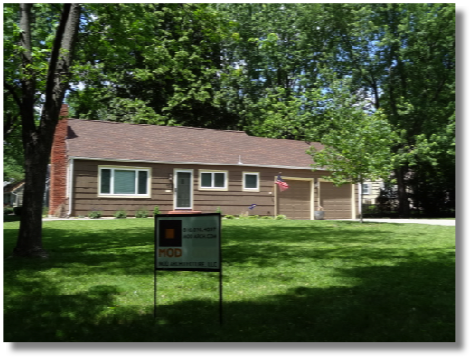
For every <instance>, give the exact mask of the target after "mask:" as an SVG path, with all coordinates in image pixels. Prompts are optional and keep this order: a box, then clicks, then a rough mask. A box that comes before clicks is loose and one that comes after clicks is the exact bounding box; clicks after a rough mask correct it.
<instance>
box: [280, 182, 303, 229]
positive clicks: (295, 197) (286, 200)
mask: <svg viewBox="0 0 476 362" xmlns="http://www.w3.org/2000/svg"><path fill="white" fill-rule="evenodd" d="M283 180H284V181H285V182H286V183H287V184H288V185H289V188H288V189H287V190H286V191H279V189H277V191H276V192H277V205H278V208H277V211H278V214H279V215H286V217H287V218H288V219H301V220H309V219H310V217H311V182H310V181H301V180H289V179H286V178H284V177H283Z"/></svg>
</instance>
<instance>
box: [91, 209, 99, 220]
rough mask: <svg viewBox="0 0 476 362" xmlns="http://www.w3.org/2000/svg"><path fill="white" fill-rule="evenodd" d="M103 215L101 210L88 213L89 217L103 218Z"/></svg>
mask: <svg viewBox="0 0 476 362" xmlns="http://www.w3.org/2000/svg"><path fill="white" fill-rule="evenodd" d="M101 216H102V212H101V211H96V210H95V211H91V212H90V213H89V214H88V217H89V218H90V219H99V218H101Z"/></svg>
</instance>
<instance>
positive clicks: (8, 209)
mask: <svg viewBox="0 0 476 362" xmlns="http://www.w3.org/2000/svg"><path fill="white" fill-rule="evenodd" d="M10 214H13V207H4V208H3V215H10Z"/></svg>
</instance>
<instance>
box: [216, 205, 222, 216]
mask: <svg viewBox="0 0 476 362" xmlns="http://www.w3.org/2000/svg"><path fill="white" fill-rule="evenodd" d="M215 212H217V213H219V214H221V208H220V206H218V207H217V209H216V211H215Z"/></svg>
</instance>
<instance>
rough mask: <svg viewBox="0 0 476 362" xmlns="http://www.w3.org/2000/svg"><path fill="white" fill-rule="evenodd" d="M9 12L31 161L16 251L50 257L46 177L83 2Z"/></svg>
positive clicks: (17, 93)
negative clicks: (44, 221) (46, 241)
mask: <svg viewBox="0 0 476 362" xmlns="http://www.w3.org/2000/svg"><path fill="white" fill-rule="evenodd" d="M5 17H6V18H7V20H8V21H7V26H8V27H9V28H10V29H11V30H13V31H12V36H8V35H7V36H6V37H5V38H4V41H5V44H6V48H8V49H10V50H12V52H11V54H9V55H8V56H7V57H5V60H4V68H5V77H4V86H5V89H7V90H8V92H9V95H10V96H11V97H12V98H13V100H14V102H15V105H16V107H17V112H18V114H19V121H20V122H21V130H22V144H23V152H24V160H25V164H24V166H25V189H24V196H23V210H22V215H21V220H20V231H19V234H18V240H17V244H16V247H15V249H14V254H15V255H18V256H46V255H47V253H46V252H45V250H43V246H42V232H41V231H42V220H41V216H42V203H43V194H44V190H45V179H46V172H47V165H48V162H49V156H50V153H51V146H52V141H53V135H54V131H55V127H56V124H57V122H58V118H59V113H60V108H61V104H62V103H63V99H64V95H65V92H66V89H67V87H68V81H69V79H70V77H71V74H70V68H71V64H72V61H73V51H74V45H75V42H76V36H77V33H78V29H79V18H80V6H79V5H78V4H64V5H62V7H61V11H60V12H59V13H58V10H57V7H56V5H55V4H20V5H19V6H18V4H5ZM53 29H55V30H54V33H52V30H53ZM39 106H41V110H39V111H38V110H37V108H38V107H39ZM12 113H13V112H12Z"/></svg>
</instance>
